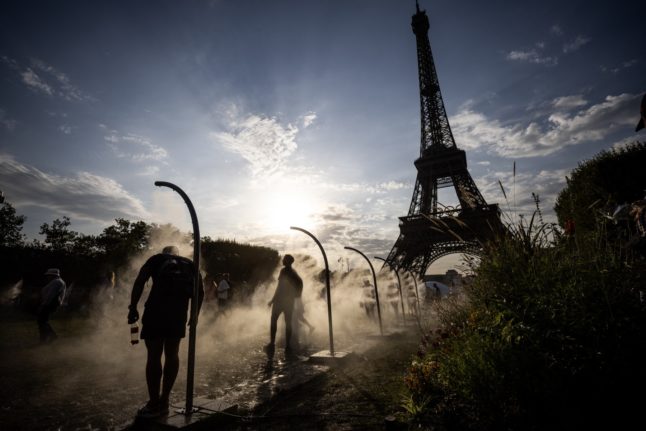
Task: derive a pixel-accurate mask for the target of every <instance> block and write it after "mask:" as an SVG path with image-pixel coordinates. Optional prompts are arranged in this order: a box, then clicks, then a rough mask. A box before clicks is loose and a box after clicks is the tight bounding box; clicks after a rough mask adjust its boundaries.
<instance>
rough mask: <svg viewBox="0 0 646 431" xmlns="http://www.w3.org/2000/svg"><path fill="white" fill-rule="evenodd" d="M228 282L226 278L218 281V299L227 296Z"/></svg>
mask: <svg viewBox="0 0 646 431" xmlns="http://www.w3.org/2000/svg"><path fill="white" fill-rule="evenodd" d="M230 288H231V286H229V283H228V282H227V281H226V280H222V281H220V283H219V284H218V299H228V298H229V289H230Z"/></svg>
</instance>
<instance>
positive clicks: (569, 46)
mask: <svg viewBox="0 0 646 431" xmlns="http://www.w3.org/2000/svg"><path fill="white" fill-rule="evenodd" d="M588 42H590V38H588V37H584V36H581V35H579V36H577V37H576V38H574V40H572V41H570V42H567V43H565V44H563V53H564V54H569V53H571V52H574V51H578V50H579V49H580V48H581V47H582V46H583V45H585V44H587V43H588Z"/></svg>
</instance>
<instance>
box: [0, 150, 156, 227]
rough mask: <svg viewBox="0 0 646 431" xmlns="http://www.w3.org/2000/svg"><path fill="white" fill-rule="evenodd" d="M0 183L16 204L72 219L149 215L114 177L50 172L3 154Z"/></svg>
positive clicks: (0, 161) (0, 160) (107, 219)
mask: <svg viewBox="0 0 646 431" xmlns="http://www.w3.org/2000/svg"><path fill="white" fill-rule="evenodd" d="M0 184H2V185H3V189H4V191H5V192H6V193H7V194H8V195H11V196H12V202H14V203H15V204H17V205H21V206H37V207H41V208H47V209H50V210H51V211H52V212H58V213H62V214H65V215H68V216H70V217H71V218H80V219H86V220H95V221H101V222H108V221H111V220H113V219H115V218H117V217H134V218H145V217H146V214H147V213H146V210H145V209H144V207H143V205H142V203H141V201H140V200H139V199H137V198H135V197H134V196H132V195H131V194H130V193H128V192H127V191H126V190H124V188H123V187H122V186H121V184H119V183H117V182H116V181H114V180H113V179H110V178H106V177H102V176H98V175H94V174H92V173H89V172H79V173H77V174H75V175H73V176H61V175H55V174H50V173H46V172H43V171H41V170H39V169H38V168H36V167H33V166H30V165H25V164H22V163H20V162H18V161H16V160H15V159H14V158H13V157H12V156H9V155H6V154H0Z"/></svg>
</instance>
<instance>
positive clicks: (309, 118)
mask: <svg viewBox="0 0 646 431" xmlns="http://www.w3.org/2000/svg"><path fill="white" fill-rule="evenodd" d="M314 120H316V114H315V113H314V112H308V113H307V114H305V115H303V127H304V128H307V127H309V126H311V125H312V123H314Z"/></svg>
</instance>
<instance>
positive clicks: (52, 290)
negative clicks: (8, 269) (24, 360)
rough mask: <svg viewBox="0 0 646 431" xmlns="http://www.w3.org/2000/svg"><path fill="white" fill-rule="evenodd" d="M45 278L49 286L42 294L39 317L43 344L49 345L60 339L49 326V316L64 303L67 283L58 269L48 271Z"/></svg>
mask: <svg viewBox="0 0 646 431" xmlns="http://www.w3.org/2000/svg"><path fill="white" fill-rule="evenodd" d="M45 277H46V278H47V284H46V285H45V287H43V290H41V292H40V296H41V300H40V306H39V307H38V317H37V322H38V332H39V333H40V342H41V343H49V342H51V341H54V340H55V339H56V338H58V335H56V332H55V331H54V328H52V325H50V324H49V316H50V315H51V314H52V313H53V312H54V311H56V309H57V308H58V306H59V305H61V304H62V303H63V300H64V298H65V290H66V285H65V281H63V279H62V278H61V271H60V270H59V269H58V268H50V269H48V270H47V271H46V272H45Z"/></svg>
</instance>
